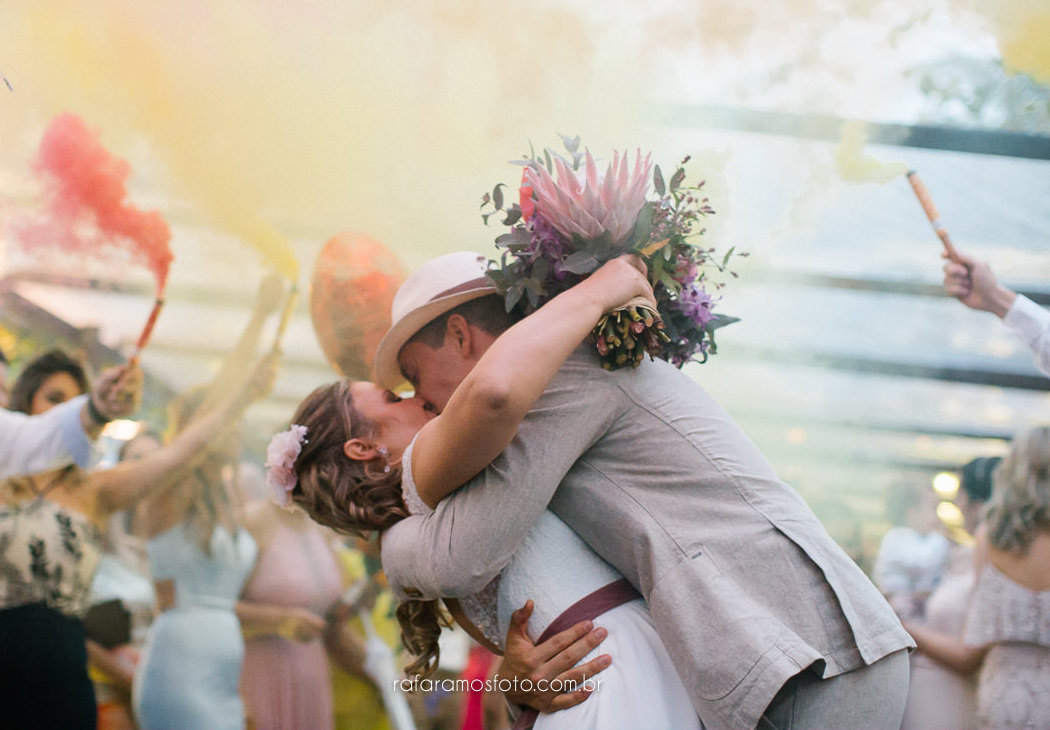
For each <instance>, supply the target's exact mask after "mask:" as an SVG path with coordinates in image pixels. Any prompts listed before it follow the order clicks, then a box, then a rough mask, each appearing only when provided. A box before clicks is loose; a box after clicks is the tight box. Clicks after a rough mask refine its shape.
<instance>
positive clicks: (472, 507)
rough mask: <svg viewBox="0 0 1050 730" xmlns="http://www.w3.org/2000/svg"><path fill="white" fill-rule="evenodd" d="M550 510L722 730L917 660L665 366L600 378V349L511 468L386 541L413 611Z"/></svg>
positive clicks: (501, 465)
mask: <svg viewBox="0 0 1050 730" xmlns="http://www.w3.org/2000/svg"><path fill="white" fill-rule="evenodd" d="M548 503H549V506H550V509H552V510H553V511H554V512H555V513H556V514H557V515H558V516H559V517H561V519H562V520H564V521H565V522H566V523H568V524H569V525H570V526H571V527H572V528H573V529H574V530H575V531H576V532H577V533H578V534H579V535H580V536H581V537H582V538H583V539H584V540H586V541H587V542H588V543H589V544H590V546H591V547H592V548H593V549H594V550H595V551H596V552H598V553H599V554H600V555H601V556H602V557H603V558H605V559H606V560H607V561H608V562H610V563H611V564H612V565H613V566H615V567H616V568H617V569H618V570H619V571H620V572H621V573H622V574H623V575H624V576H625V577H626V578H627V579H628V580H630V581H631V583H633V584H634V585H635V587H636V588H638V590H639V591H640V592H641V593H642V595H643V596H645V599H646V600H647V601H648V604H649V607H650V610H651V612H652V616H653V621H654V623H655V624H656V627H657V630H658V632H659V634H660V636H661V638H662V639H663V641H664V644H665V645H666V646H667V649H668V652H669V653H670V655H671V658H672V660H673V661H674V664H675V668H676V669H677V671H678V673H679V675H680V676H681V678H682V680H683V682H684V683H685V685H686V688H687V689H688V691H689V694H690V696H691V698H692V700H693V704H694V706H695V707H696V710H697V712H698V714H699V715H700V718H701V719H702V720H703V722H704V724H705V725H706V726H707V727H708V729H709V730H717V729H718V728H753V727H755V725H756V724H757V723H758V721H759V719H760V718H761V716H762V714H763V712H764V710H765V708H766V707H767V706H768V704H769V703H770V701H771V700H772V699H773V697H774V695H775V694H776V693H777V691H778V690H779V689H780V687H781V686H783V684H784V683H785V682H786V681H787V679H788V678H790V677H791V676H793V675H795V674H797V673H799V672H800V671H802V670H804V669H807V668H809V669H810V671H813V672H815V673H816V674H817V675H818V676H822V677H831V676H835V675H837V674H841V673H843V672H847V671H850V670H852V669H857V668H859V667H861V666H865V665H867V664H870V663H872V662H874V661H876V660H878V659H880V658H882V657H884V656H886V655H888V654H890V653H892V652H895V651H898V650H901V649H904V648H906V647H913V646H914V644H913V642H912V640H911V637H910V636H909V635H908V634H907V633H906V632H905V631H904V629H903V628H902V626H901V624H900V622H899V621H898V619H897V617H896V615H895V614H894V613H893V611H892V610H891V608H890V607H889V605H888V604H887V602H886V601H885V600H884V599H883V597H882V596H881V595H880V594H879V592H878V590H877V589H876V588H875V587H874V585H873V584H872V583H871V581H870V580H869V579H868V578H867V576H865V575H864V573H863V572H862V571H861V570H860V569H859V568H858V567H857V565H856V564H855V563H854V562H853V561H852V560H851V559H850V558H849V557H848V556H847V555H846V554H845V553H844V552H843V551H842V550H841V549H840V548H839V546H838V545H837V544H836V543H835V542H834V541H833V540H832V539H831V537H830V536H829V535H828V533H827V532H826V531H825V529H824V527H823V526H822V525H821V523H820V522H819V520H818V519H817V518H816V516H815V515H814V514H813V512H812V511H811V510H810V509H809V507H808V506H807V505H806V504H805V502H803V500H802V499H801V498H800V497H799V496H798V494H797V493H796V492H795V491H794V489H792V488H791V487H789V486H788V485H786V484H784V483H783V482H782V481H780V480H779V479H778V478H777V475H776V474H775V473H774V472H773V469H772V468H771V467H770V465H769V464H768V463H767V462H766V460H765V459H764V458H763V456H762V455H761V454H760V453H759V451H758V449H757V448H756V447H755V446H754V445H753V444H752V443H751V441H750V440H749V439H748V438H747V436H745V435H744V433H743V432H742V431H741V430H740V428H739V427H738V426H737V425H736V424H735V423H734V422H733V420H732V419H731V418H730V417H729V415H728V414H727V413H726V412H725V411H724V410H723V409H722V408H721V407H720V406H719V405H718V404H717V403H716V402H715V401H714V399H713V398H711V397H710V396H709V395H708V394H707V393H706V392H705V391H704V390H703V388H701V387H700V385H698V384H697V383H696V382H694V381H693V380H691V379H690V378H689V377H688V376H686V375H684V374H683V373H682V372H680V371H679V370H677V369H676V368H674V367H672V366H671V365H668V364H667V363H665V362H663V361H659V360H657V361H655V362H648V361H647V362H644V363H643V364H642V365H641V367H639V368H638V369H636V370H631V369H627V370H617V371H613V372H608V371H605V370H602V369H601V368H600V367H599V365H598V362H597V357H596V356H595V355H594V354H593V347H590V346H587V345H584V346H581V347H580V348H579V349H577V350H576V352H575V353H573V355H572V356H571V357H570V359H569V361H568V362H567V363H566V364H565V365H564V366H563V367H562V368H561V369H560V371H559V372H558V374H557V375H556V376H555V378H554V379H553V381H552V382H551V384H550V386H549V387H548V388H547V390H546V392H545V393H544V394H543V396H542V397H541V398H540V400H539V401H538V403H537V404H536V406H535V407H534V408H533V409H532V410H531V411H530V412H529V414H528V416H527V417H526V418H525V420H524V422H523V423H522V424H521V427H520V428H519V430H518V434H517V436H516V437H515V438H514V440H513V442H512V443H511V444H510V446H509V447H508V448H507V450H506V451H505V452H504V453H503V454H502V455H501V456H499V457H498V458H497V459H496V460H495V461H494V462H492V464H491V465H490V466H489V467H487V468H486V469H485V470H484V471H483V472H482V473H481V474H479V475H478V476H477V477H475V478H474V479H473V480H472V481H471V482H470V483H468V484H467V485H465V486H464V487H463V488H461V489H460V490H458V491H457V492H456V493H455V494H453V495H452V496H450V497H449V498H447V499H445V500H444V501H443V502H441V504H440V505H439V506H438V509H437V510H435V511H434V512H433V513H432V514H429V515H427V516H425V517H411V518H409V519H406V520H404V521H403V522H400V523H398V524H397V525H395V526H394V527H392V528H390V529H389V530H388V531H387V532H386V533H385V534H384V536H383V541H382V551H383V567H384V570H385V572H386V574H387V577H388V579H389V581H390V584H391V586H392V587H393V589H394V591H395V593H396V594H397V595H398V596H399V597H401V598H421V597H422V598H438V597H462V596H467V595H471V594H474V593H477V592H478V591H479V590H481V589H482V588H483V587H484V586H485V585H486V584H487V583H488V582H489V581H491V580H492V579H493V578H494V577H495V576H496V575H497V574H498V573H499V572H500V570H501V569H502V568H503V567H504V566H505V565H506V564H507V563H508V562H509V561H510V559H511V557H512V556H513V555H514V553H515V551H516V550H517V549H518V547H519V546H520V545H521V543H522V541H523V540H524V538H525V536H526V535H527V534H528V532H529V530H530V529H531V527H532V526H533V524H534V522H535V521H536V519H537V518H538V517H539V515H540V513H542V512H543V510H544V509H545V508H546V507H547V506H548ZM613 661H616V657H613ZM639 701H642V702H644V701H645V698H642V697H640V698H639Z"/></svg>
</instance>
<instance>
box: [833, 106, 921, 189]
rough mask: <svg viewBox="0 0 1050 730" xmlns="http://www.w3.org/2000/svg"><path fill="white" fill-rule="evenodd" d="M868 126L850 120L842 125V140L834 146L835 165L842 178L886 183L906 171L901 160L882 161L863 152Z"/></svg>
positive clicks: (848, 180) (906, 168) (852, 180)
mask: <svg viewBox="0 0 1050 730" xmlns="http://www.w3.org/2000/svg"><path fill="white" fill-rule="evenodd" d="M867 142H868V128H867V125H866V124H864V122H859V121H855V120H850V121H848V122H846V123H844V124H843V125H842V140H841V141H840V142H839V144H838V146H836V147H835V167H836V169H837V170H838V172H839V175H840V176H841V177H842V179H843V180H845V181H847V182H854V183H865V182H871V183H886V182H889V181H890V180H893V179H894V178H897V177H900V176H901V175H904V174H906V173H907V172H908V166H907V165H905V164H904V163H903V162H883V161H881V160H879V159H877V158H876V157H873V156H871V155H869V154H866V153H865V152H864V146H865V145H866V144H867Z"/></svg>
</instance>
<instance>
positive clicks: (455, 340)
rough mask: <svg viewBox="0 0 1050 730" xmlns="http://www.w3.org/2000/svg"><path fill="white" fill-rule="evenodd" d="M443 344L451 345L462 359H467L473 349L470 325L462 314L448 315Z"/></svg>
mask: <svg viewBox="0 0 1050 730" xmlns="http://www.w3.org/2000/svg"><path fill="white" fill-rule="evenodd" d="M445 344H446V345H451V346H452V347H454V348H455V350H456V352H458V353H459V354H460V356H462V357H469V356H470V354H471V349H472V348H473V341H472V338H471V331H470V324H469V323H468V322H467V319H466V317H464V316H463V315H462V314H453V315H450V316H449V318H448V321H447V322H446V323H445Z"/></svg>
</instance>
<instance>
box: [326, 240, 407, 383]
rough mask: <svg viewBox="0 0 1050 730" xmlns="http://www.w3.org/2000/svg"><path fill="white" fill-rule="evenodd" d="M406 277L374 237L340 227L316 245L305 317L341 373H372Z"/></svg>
mask: <svg viewBox="0 0 1050 730" xmlns="http://www.w3.org/2000/svg"><path fill="white" fill-rule="evenodd" d="M404 280H405V273H404V269H403V267H402V266H401V262H400V261H399V260H398V258H397V256H395V255H394V253H393V252H391V251H390V249H388V248H387V247H386V246H384V245H383V244H382V243H380V242H379V241H377V240H375V239H374V238H371V237H369V236H366V235H364V234H362V233H351V232H347V231H344V232H342V233H338V234H336V235H335V236H333V237H332V238H331V239H329V240H328V242H327V243H326V244H325V245H324V248H323V249H321V253H320V254H319V255H318V257H317V261H316V263H315V264H314V271H313V276H312V277H311V283H310V318H311V319H312V320H313V324H314V332H315V333H316V334H317V340H318V342H319V343H320V344H321V350H322V351H324V354H325V357H327V358H328V362H329V363H331V365H332V367H333V368H335V369H336V371H338V372H339V373H340V374H341V375H343V376H345V377H348V378H354V379H357V380H366V379H368V378H369V377H371V372H372V361H373V359H374V358H375V352H376V347H377V346H378V345H379V340H380V339H382V337H383V335H384V334H386V331H387V330H388V329H389V328H390V306H391V304H392V303H393V301H394V294H395V293H396V292H397V289H398V287H400V286H401V284H402V282H404Z"/></svg>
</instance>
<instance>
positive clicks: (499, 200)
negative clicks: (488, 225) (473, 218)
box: [492, 183, 505, 210]
mask: <svg viewBox="0 0 1050 730" xmlns="http://www.w3.org/2000/svg"><path fill="white" fill-rule="evenodd" d="M503 187H505V186H504V184H503V183H499V184H498V185H497V186H496V187H494V188H492V204H493V205H494V206H496V210H502V209H503V191H502V190H501V189H500V188H503Z"/></svg>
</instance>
